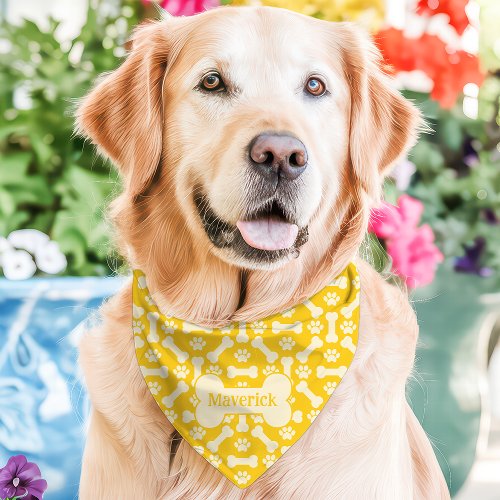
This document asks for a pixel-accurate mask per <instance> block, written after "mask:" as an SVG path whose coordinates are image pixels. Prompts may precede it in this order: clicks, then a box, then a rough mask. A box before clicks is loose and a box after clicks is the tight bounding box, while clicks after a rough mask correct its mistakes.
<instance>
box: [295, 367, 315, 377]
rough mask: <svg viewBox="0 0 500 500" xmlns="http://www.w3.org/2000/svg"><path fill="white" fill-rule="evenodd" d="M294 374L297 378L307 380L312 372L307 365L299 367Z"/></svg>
mask: <svg viewBox="0 0 500 500" xmlns="http://www.w3.org/2000/svg"><path fill="white" fill-rule="evenodd" d="M295 373H296V374H297V375H298V376H299V378H308V377H309V375H311V373H312V371H311V369H310V368H309V367H308V366H307V365H303V366H299V367H298V368H297V369H296V370H295Z"/></svg>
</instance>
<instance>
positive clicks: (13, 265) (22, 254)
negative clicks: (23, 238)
mask: <svg viewBox="0 0 500 500" xmlns="http://www.w3.org/2000/svg"><path fill="white" fill-rule="evenodd" d="M2 267H3V274H4V275H5V277H6V278H7V279H8V280H25V279H28V278H31V277H32V276H33V275H34V274H35V272H36V265H35V263H34V262H33V259H32V258H31V255H30V254H29V253H28V252H26V251H25V250H7V251H5V252H3V254H2Z"/></svg>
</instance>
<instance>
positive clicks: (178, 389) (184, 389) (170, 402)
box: [161, 380, 189, 408]
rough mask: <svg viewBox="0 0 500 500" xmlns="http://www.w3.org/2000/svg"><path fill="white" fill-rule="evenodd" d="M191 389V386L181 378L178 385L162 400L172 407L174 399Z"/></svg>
mask: <svg viewBox="0 0 500 500" xmlns="http://www.w3.org/2000/svg"><path fill="white" fill-rule="evenodd" d="M188 389H189V386H188V385H187V384H186V382H184V381H183V380H181V381H180V382H179V383H178V384H177V387H176V388H175V389H174V391H172V392H171V393H170V394H169V395H168V396H165V397H164V398H163V399H162V400H161V402H162V403H163V404H164V405H165V406H166V407H167V408H172V406H173V404H174V401H175V400H176V399H177V398H178V397H179V396H180V395H181V394H183V393H184V392H187V391H188Z"/></svg>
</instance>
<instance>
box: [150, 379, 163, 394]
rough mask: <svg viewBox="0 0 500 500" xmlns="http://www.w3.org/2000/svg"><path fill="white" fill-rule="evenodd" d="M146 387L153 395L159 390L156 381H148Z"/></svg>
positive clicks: (159, 387)
mask: <svg viewBox="0 0 500 500" xmlns="http://www.w3.org/2000/svg"><path fill="white" fill-rule="evenodd" d="M148 387H149V390H150V391H151V394H153V395H156V394H159V392H160V391H161V385H160V384H159V383H158V382H148Z"/></svg>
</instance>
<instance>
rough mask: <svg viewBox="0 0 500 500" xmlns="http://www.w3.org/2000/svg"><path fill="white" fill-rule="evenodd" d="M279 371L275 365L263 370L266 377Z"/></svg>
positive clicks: (267, 366)
mask: <svg viewBox="0 0 500 500" xmlns="http://www.w3.org/2000/svg"><path fill="white" fill-rule="evenodd" d="M277 371H278V369H277V368H276V367H275V366H274V365H266V367H265V368H264V369H263V370H262V373H263V374H264V375H266V376H267V375H271V373H276V372H277Z"/></svg>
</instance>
